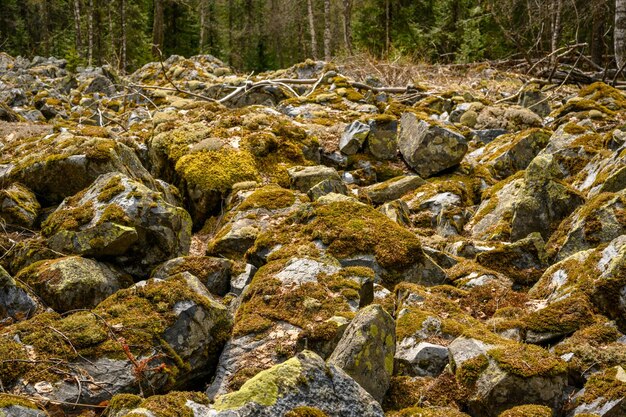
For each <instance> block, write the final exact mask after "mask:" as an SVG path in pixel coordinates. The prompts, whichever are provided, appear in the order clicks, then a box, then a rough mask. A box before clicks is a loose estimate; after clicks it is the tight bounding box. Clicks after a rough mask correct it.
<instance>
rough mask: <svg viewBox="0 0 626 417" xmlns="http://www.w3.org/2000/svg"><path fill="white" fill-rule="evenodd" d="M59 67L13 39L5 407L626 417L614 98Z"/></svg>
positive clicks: (338, 73) (290, 416)
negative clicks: (19, 51)
mask: <svg viewBox="0 0 626 417" xmlns="http://www.w3.org/2000/svg"><path fill="white" fill-rule="evenodd" d="M65 66H66V62H64V61H63V60H56V59H52V58H50V59H44V58H35V59H34V60H32V61H29V60H26V59H23V58H13V57H10V56H8V55H5V54H0V150H1V153H0V226H1V228H0V231H1V233H0V265H1V266H0V282H1V285H0V382H1V385H0V387H1V391H2V392H3V393H2V394H0V416H18V417H41V416H46V415H50V416H78V415H80V416H82V417H88V416H89V417H93V416H96V415H103V416H105V417H138V416H147V417H173V416H181V417H209V416H224V417H227V416H228V417H235V416H286V417H306V416H309V417H322V416H332V417H334V416H337V417H339V416H355V417H356V416H383V415H386V416H393V417H410V416H428V417H431V416H432V417H438V416H441V417H443V416H446V417H447V416H453V417H457V416H458V417H461V416H472V417H498V416H501V417H543V416H545V417H549V416H554V417H561V416H562V417H570V416H576V415H578V416H601V417H615V416H626V399H625V398H626V371H625V368H626V336H625V334H624V333H626V234H625V233H624V232H625V231H626V124H625V123H624V119H625V116H626V96H625V95H624V94H622V93H621V92H620V91H618V90H616V89H614V88H611V87H610V86H608V85H605V84H602V83H597V84H593V85H589V86H584V87H582V88H580V89H578V88H574V87H572V86H566V87H560V88H557V89H555V90H554V91H552V92H550V91H547V92H542V91H541V88H540V86H536V85H532V84H524V85H522V82H521V81H519V80H520V77H519V76H517V75H514V74H507V73H501V72H498V71H494V70H491V69H484V70H481V69H476V70H475V71H476V72H475V73H474V75H473V77H474V79H479V80H480V81H479V82H476V83H472V85H469V84H468V83H465V84H463V83H458V81H459V80H460V79H461V78H463V76H465V75H467V74H465V75H463V74H461V75H460V76H459V77H458V78H457V79H456V81H455V82H454V83H452V82H451V83H450V85H443V84H437V83H438V82H439V79H436V78H433V79H432V83H430V84H428V83H427V82H424V83H421V84H419V85H417V86H409V87H407V89H406V90H405V91H403V92H402V93H398V92H397V91H395V92H393V93H392V92H389V91H388V90H385V89H384V88H379V87H380V84H379V83H378V82H377V80H376V79H374V78H372V77H370V78H369V79H368V80H366V81H367V83H365V84H360V83H355V82H354V81H362V80H353V79H351V78H350V77H349V74H350V70H349V68H341V67H340V68H337V67H334V66H332V65H325V64H324V63H320V62H306V63H303V64H301V65H298V66H296V67H293V68H290V69H287V70H284V71H278V72H274V73H268V74H260V75H257V76H250V77H247V78H243V77H240V76H238V75H237V74H235V73H234V72H233V71H232V70H231V69H229V68H227V66H226V65H224V64H223V63H221V62H219V61H218V60H217V59H215V58H213V57H210V56H199V57H193V58H191V59H183V58H181V57H171V58H170V59H168V60H167V61H165V62H163V63H152V64H148V65H146V66H145V67H144V68H142V69H140V70H138V71H137V72H136V73H134V74H132V75H130V76H125V77H121V76H119V75H117V74H115V72H114V71H112V70H111V69H110V68H107V67H102V68H90V69H79V71H78V72H76V73H70V72H69V71H67V70H66V69H65ZM481 71H482V72H481ZM342 74H344V75H342ZM311 80H313V81H311ZM520 87H523V88H520ZM494 91H497V94H495V95H494ZM507 91H508V95H506V94H507V93H506V92H507ZM513 93H517V94H513Z"/></svg>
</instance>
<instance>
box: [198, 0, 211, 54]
mask: <svg viewBox="0 0 626 417" xmlns="http://www.w3.org/2000/svg"><path fill="white" fill-rule="evenodd" d="M199 6H200V10H199V13H200V45H199V47H200V48H199V49H200V53H201V54H203V53H204V52H205V49H204V48H205V46H206V35H207V33H206V32H207V31H206V26H207V17H208V14H209V11H208V10H209V0H200V4H199Z"/></svg>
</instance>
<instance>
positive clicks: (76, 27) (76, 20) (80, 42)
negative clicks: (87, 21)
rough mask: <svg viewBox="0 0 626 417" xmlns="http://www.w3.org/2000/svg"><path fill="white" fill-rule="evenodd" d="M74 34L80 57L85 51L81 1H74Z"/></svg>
mask: <svg viewBox="0 0 626 417" xmlns="http://www.w3.org/2000/svg"><path fill="white" fill-rule="evenodd" d="M73 9H74V32H75V42H76V53H77V54H78V56H81V55H82V50H83V37H82V33H81V28H80V0H74V7H73Z"/></svg>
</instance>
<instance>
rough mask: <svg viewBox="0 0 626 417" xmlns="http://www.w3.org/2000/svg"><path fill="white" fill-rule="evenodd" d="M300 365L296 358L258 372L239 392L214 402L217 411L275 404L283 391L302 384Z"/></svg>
mask: <svg viewBox="0 0 626 417" xmlns="http://www.w3.org/2000/svg"><path fill="white" fill-rule="evenodd" d="M302 379H303V376H302V365H301V363H300V360H299V359H298V357H293V358H291V359H289V360H288V361H286V362H284V363H282V364H280V365H277V366H274V367H273V368H270V369H268V370H265V371H262V372H259V373H258V374H257V375H255V376H254V377H253V378H251V379H250V380H248V381H247V382H246V383H245V384H243V386H242V387H241V388H240V389H239V391H236V392H233V393H230V394H226V395H223V396H221V397H218V398H217V399H216V400H215V404H214V408H215V409H216V410H217V411H224V410H233V409H237V408H240V407H243V406H244V405H246V404H247V403H251V402H255V403H257V404H259V405H262V406H265V407H271V406H272V405H274V404H276V401H278V399H279V397H280V395H282V394H283V392H284V391H285V390H289V389H290V388H292V387H295V386H297V385H298V384H300V383H302Z"/></svg>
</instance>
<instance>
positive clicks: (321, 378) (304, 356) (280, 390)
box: [212, 351, 384, 417]
mask: <svg viewBox="0 0 626 417" xmlns="http://www.w3.org/2000/svg"><path fill="white" fill-rule="evenodd" d="M305 406H306V407H314V408H317V409H318V410H320V411H322V412H324V413H326V415H328V416H329V417H339V416H341V417H382V416H383V415H384V414H383V411H382V409H381V408H380V405H378V403H377V402H376V401H375V400H374V399H373V398H372V397H371V396H370V395H369V394H368V393H367V392H366V391H365V390H364V389H363V388H361V387H360V386H359V384H357V383H356V382H355V381H354V380H353V379H351V378H350V377H349V376H348V375H347V374H345V373H344V372H343V371H342V370H341V369H339V368H338V367H336V366H334V365H326V363H324V361H323V360H322V359H321V358H320V357H319V356H317V355H316V354H315V353H313V352H310V351H303V352H301V353H299V354H298V355H296V356H294V357H293V358H291V359H289V360H288V361H286V362H284V363H282V364H280V365H276V366H274V367H272V368H270V369H268V370H266V371H263V372H260V373H259V374H257V375H256V376H254V377H253V378H252V379H250V380H249V381H247V382H246V383H245V384H243V386H242V387H241V388H240V389H239V390H238V391H235V392H233V393H230V394H226V395H223V396H221V397H218V398H217V399H216V400H215V403H214V404H213V406H212V408H213V409H214V410H215V411H216V413H215V416H216V417H221V416H230V415H238V416H242V417H244V416H259V417H270V416H276V415H282V414H283V413H286V412H289V411H291V410H293V409H294V408H296V407H305Z"/></svg>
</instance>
